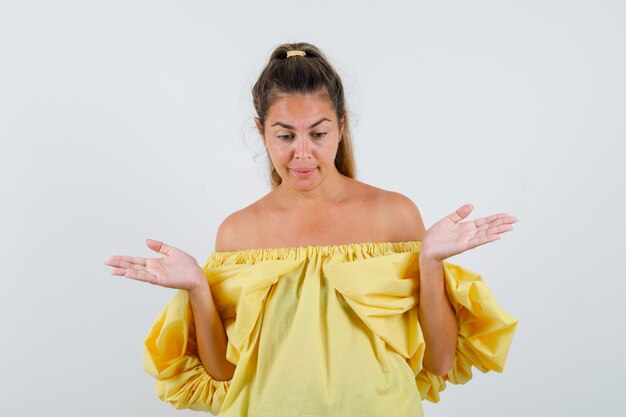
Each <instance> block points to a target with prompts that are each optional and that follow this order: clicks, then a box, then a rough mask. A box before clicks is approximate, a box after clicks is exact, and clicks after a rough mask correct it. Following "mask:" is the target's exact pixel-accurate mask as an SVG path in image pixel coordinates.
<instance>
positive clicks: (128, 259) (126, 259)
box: [104, 255, 146, 267]
mask: <svg viewBox="0 0 626 417" xmlns="http://www.w3.org/2000/svg"><path fill="white" fill-rule="evenodd" d="M104 263H105V264H106V265H109V266H118V267H119V266H122V263H124V264H126V265H128V264H134V265H140V266H146V258H141V257H137V256H120V255H116V256H111V257H110V258H109V259H107V260H106V261H105V262H104Z"/></svg>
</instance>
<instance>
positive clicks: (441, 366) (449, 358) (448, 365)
mask: <svg viewBox="0 0 626 417" xmlns="http://www.w3.org/2000/svg"><path fill="white" fill-rule="evenodd" d="M454 354H455V352H454V351H453V352H452V353H451V354H447V355H445V356H440V357H438V358H436V359H435V358H433V359H432V360H430V361H427V360H424V369H426V370H427V371H428V372H430V373H431V374H434V375H437V376H439V377H443V376H445V375H447V374H448V372H450V370H451V369H452V366H453V365H454Z"/></svg>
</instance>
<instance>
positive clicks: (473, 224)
mask: <svg viewBox="0 0 626 417" xmlns="http://www.w3.org/2000/svg"><path fill="white" fill-rule="evenodd" d="M473 209H474V207H473V206H472V205H471V204H465V205H463V206H462V207H460V208H459V209H458V210H456V211H455V212H454V213H452V214H450V215H449V216H446V217H444V218H443V219H441V220H439V221H438V222H437V223H435V224H433V225H432V226H431V227H430V228H429V229H428V230H427V231H426V234H425V235H424V238H423V239H422V250H421V252H422V255H423V256H425V257H427V258H429V259H433V260H436V261H439V262H441V261H443V260H444V259H446V258H449V257H451V256H454V255H458V254H460V253H462V252H465V251H467V250H470V249H473V248H475V247H477V246H480V245H484V244H486V243H489V242H493V241H494V240H498V239H500V234H501V233H504V232H508V231H509V230H513V226H512V224H513V223H515V222H517V218H516V217H515V216H511V215H509V214H506V213H500V214H494V215H492V216H489V217H482V218H479V219H476V220H469V221H465V222H461V220H463V219H464V218H466V217H467V216H468V215H469V214H470V213H471V211H472V210H473Z"/></svg>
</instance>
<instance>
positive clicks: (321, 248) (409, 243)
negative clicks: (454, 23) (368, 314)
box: [213, 240, 422, 257]
mask: <svg viewBox="0 0 626 417" xmlns="http://www.w3.org/2000/svg"><path fill="white" fill-rule="evenodd" d="M421 244H422V242H421V241H419V240H406V241H402V242H390V241H386V242H355V243H342V244H339V245H308V246H284V247H273V248H250V249H240V250H234V251H223V252H213V255H216V256H220V257H222V256H232V255H235V254H238V255H242V256H245V255H249V254H252V253H278V252H281V253H285V252H298V253H301V252H307V253H309V252H324V253H334V252H346V251H350V250H354V249H364V248H374V247H375V248H380V249H387V248H389V249H391V248H393V249H402V248H408V249H411V248H413V247H414V246H415V245H418V247H419V246H421Z"/></svg>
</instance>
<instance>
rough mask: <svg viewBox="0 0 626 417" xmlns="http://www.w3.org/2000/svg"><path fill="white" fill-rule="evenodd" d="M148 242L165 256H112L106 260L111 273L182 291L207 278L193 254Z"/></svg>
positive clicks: (156, 241) (154, 241) (160, 243)
mask: <svg viewBox="0 0 626 417" xmlns="http://www.w3.org/2000/svg"><path fill="white" fill-rule="evenodd" d="M146 245H147V246H148V247H149V248H150V249H152V250H153V251H155V252H158V253H160V254H162V255H163V256H162V257H161V258H141V257H136V256H119V255H117V256H112V257H110V258H109V259H107V260H106V262H105V264H106V265H109V266H112V267H113V270H112V271H111V274H113V275H120V276H125V277H127V278H131V279H135V280H138V281H144V282H149V283H150V284H154V285H160V286H162V287H167V288H177V289H181V290H191V289H193V288H194V287H196V286H197V285H198V284H200V283H201V282H202V280H204V272H203V271H202V269H201V268H200V266H198V262H197V261H196V259H195V258H194V257H193V256H191V255H189V254H187V253H185V252H183V251H182V250H180V249H177V248H175V247H173V246H169V245H166V244H165V243H163V242H160V241H158V240H152V239H147V240H146Z"/></svg>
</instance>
